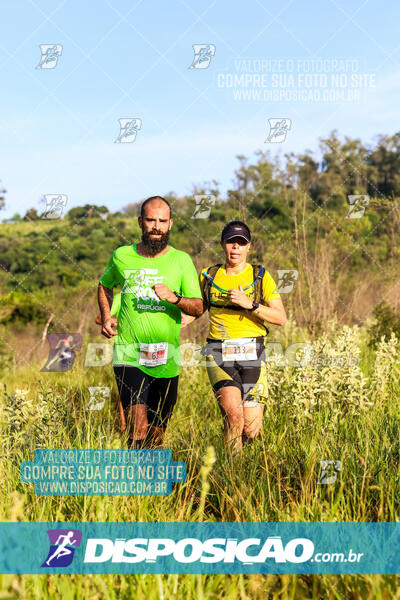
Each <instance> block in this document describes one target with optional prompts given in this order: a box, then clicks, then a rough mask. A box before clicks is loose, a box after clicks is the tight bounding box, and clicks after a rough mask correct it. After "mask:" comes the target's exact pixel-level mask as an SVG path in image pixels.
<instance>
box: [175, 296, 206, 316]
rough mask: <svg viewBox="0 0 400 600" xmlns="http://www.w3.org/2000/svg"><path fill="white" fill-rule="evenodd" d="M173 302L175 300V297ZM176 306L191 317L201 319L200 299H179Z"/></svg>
mask: <svg viewBox="0 0 400 600" xmlns="http://www.w3.org/2000/svg"><path fill="white" fill-rule="evenodd" d="M175 300H177V298H176V296H175ZM176 306H177V307H178V308H180V309H181V311H182V312H184V313H185V314H186V315H189V316H191V317H201V315H202V314H203V300H202V299H201V298H181V299H180V300H179V302H178V304H177V305H176Z"/></svg>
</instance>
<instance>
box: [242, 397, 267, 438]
mask: <svg viewBox="0 0 400 600" xmlns="http://www.w3.org/2000/svg"><path fill="white" fill-rule="evenodd" d="M263 413H264V404H263V403H261V402H255V401H254V400H251V401H249V402H246V401H245V402H244V403H243V416H244V427H243V434H244V437H245V438H247V439H246V440H243V441H252V440H254V438H256V437H257V436H258V434H259V433H260V431H261V427H262V418H263Z"/></svg>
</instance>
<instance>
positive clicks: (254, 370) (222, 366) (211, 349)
mask: <svg viewBox="0 0 400 600" xmlns="http://www.w3.org/2000/svg"><path fill="white" fill-rule="evenodd" d="M253 339H255V340H256V354H257V359H255V360H234V361H228V362H225V361H224V360H223V358H222V340H213V339H210V338H207V345H206V346H205V347H204V348H203V349H202V354H203V355H204V356H205V357H206V367H207V373H208V377H209V380H210V383H211V385H212V388H213V390H214V393H215V392H217V391H218V390H219V389H221V388H223V387H227V386H230V385H232V386H234V387H237V388H239V390H240V391H241V393H242V399H243V401H246V400H256V401H263V400H262V399H264V398H265V397H266V396H267V390H266V385H265V379H264V374H263V373H262V363H263V362H264V361H265V345H264V337H256V338H253Z"/></svg>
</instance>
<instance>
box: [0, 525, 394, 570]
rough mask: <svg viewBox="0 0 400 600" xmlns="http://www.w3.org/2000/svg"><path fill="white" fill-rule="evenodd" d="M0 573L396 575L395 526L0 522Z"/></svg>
mask: <svg viewBox="0 0 400 600" xmlns="http://www.w3.org/2000/svg"><path fill="white" fill-rule="evenodd" d="M0 573H16V574H17V573H39V574H42V575H43V574H50V573H104V574H105V573H245V574H251V573H275V574H283V573H285V574H291V573H298V574H312V573H319V574H324V573H326V574H329V573H336V574H366V573H368V574H374V573H376V574H396V573H400V523H0Z"/></svg>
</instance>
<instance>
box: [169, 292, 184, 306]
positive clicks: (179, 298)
mask: <svg viewBox="0 0 400 600" xmlns="http://www.w3.org/2000/svg"><path fill="white" fill-rule="evenodd" d="M174 294H175V296H176V297H177V301H176V302H172V303H171V304H178V302H180V301H181V300H182V296H181V295H180V294H177V293H176V292H174Z"/></svg>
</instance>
